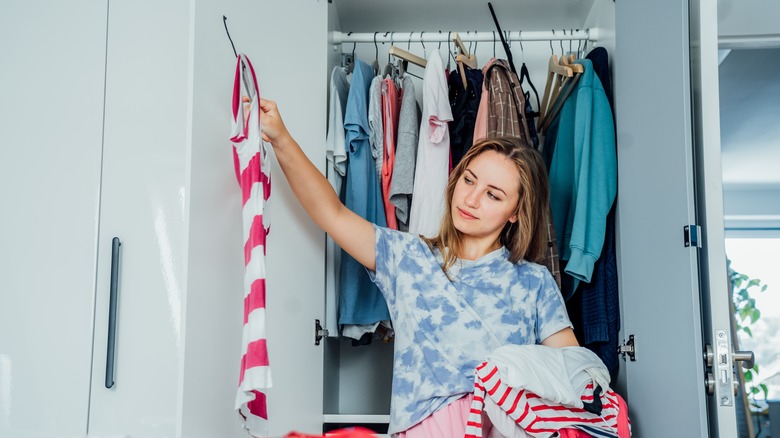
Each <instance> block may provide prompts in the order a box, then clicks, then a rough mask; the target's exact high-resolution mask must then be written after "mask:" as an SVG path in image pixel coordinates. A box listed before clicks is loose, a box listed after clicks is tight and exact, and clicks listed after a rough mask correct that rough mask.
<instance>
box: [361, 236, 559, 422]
mask: <svg viewBox="0 0 780 438" xmlns="http://www.w3.org/2000/svg"><path fill="white" fill-rule="evenodd" d="M374 229H375V237H376V271H375V272H369V274H370V276H371V279H372V280H373V281H374V282H375V283H376V284H377V286H378V287H379V289H380V290H381V291H382V294H384V296H385V299H386V300H387V305H388V308H389V310H390V316H391V318H392V321H393V328H394V329H395V353H394V359H393V385H392V398H391V402H390V427H389V430H388V433H391V434H392V433H398V432H402V431H404V430H406V429H408V428H410V427H412V426H414V425H415V424H417V423H419V422H420V421H422V420H424V419H425V418H426V417H427V416H429V415H431V414H432V413H433V412H435V411H437V410H439V409H441V408H442V407H444V406H446V405H447V404H449V403H450V402H453V401H455V400H457V399H458V398H460V397H462V396H463V395H464V394H467V393H470V392H472V391H473V389H474V369H475V368H476V366H477V365H478V364H479V363H480V362H481V361H483V360H485V358H486V357H487V356H488V354H490V352H492V351H493V350H495V349H496V348H498V347H501V346H502V345H507V344H519V345H526V344H538V343H540V342H541V341H542V340H544V339H545V338H547V337H548V336H550V335H552V334H554V333H556V332H558V331H559V330H562V329H564V328H566V327H571V322H570V321H569V317H568V315H567V314H566V306H565V304H564V302H563V298H562V297H561V293H560V291H559V290H558V287H557V285H556V284H555V280H554V279H553V278H552V275H550V273H549V271H547V269H546V268H545V267H544V266H542V265H538V264H535V263H530V262H525V261H522V262H520V263H517V264H515V263H511V262H510V261H509V259H508V256H509V252H508V251H507V249H506V248H504V247H502V248H500V249H497V250H495V251H493V252H491V253H488V254H486V255H484V256H482V257H480V258H479V259H477V260H473V261H472V260H459V261H458V262H456V263H455V265H454V266H453V267H451V268H450V269H449V270H448V274H449V277H450V278H447V275H445V273H444V272H443V271H442V269H441V265H442V263H443V259H442V256H441V253H440V252H439V251H438V250H434V251H433V252H432V251H431V250H430V249H429V248H428V245H426V244H425V242H423V241H422V240H421V239H420V238H419V237H418V236H415V235H412V234H408V233H404V232H400V231H395V230H391V229H387V228H382V227H378V226H374Z"/></svg>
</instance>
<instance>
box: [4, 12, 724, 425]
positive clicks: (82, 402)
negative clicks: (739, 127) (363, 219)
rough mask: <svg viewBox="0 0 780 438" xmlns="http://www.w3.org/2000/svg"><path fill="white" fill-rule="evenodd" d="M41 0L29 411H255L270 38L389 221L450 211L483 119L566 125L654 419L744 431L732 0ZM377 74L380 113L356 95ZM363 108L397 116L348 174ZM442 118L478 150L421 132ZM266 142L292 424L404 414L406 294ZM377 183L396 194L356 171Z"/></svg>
mask: <svg viewBox="0 0 780 438" xmlns="http://www.w3.org/2000/svg"><path fill="white" fill-rule="evenodd" d="M27 3H28V2H23V1H10V2H6V1H4V2H2V4H0V64H2V65H3V67H2V69H0V70H2V73H0V194H2V196H0V199H2V200H3V205H4V207H6V208H7V210H4V212H5V214H3V215H2V218H0V255H1V256H2V260H0V436H3V437H6V436H8V437H9V438H16V437H39V436H63V437H66V436H67V437H71V436H72V437H77V436H78V437H82V436H89V437H108V436H112V437H113V436H128V437H133V438H136V437H139V438H140V437H177V438H183V437H187V438H200V437H202V438H212V437H230V438H239V437H243V436H247V434H246V431H245V430H244V429H243V427H242V426H243V425H242V422H241V421H240V419H239V414H238V413H237V412H236V411H235V410H234V404H235V403H236V384H237V382H238V381H239V373H241V378H242V379H243V375H244V368H243V367H241V368H240V366H239V362H240V361H241V357H242V353H243V351H244V350H242V349H246V345H245V344H246V343H245V342H244V345H242V342H243V341H242V330H246V329H245V328H242V327H245V326H242V312H243V307H242V306H244V294H243V291H244V287H245V277H244V263H243V262H245V260H244V257H246V258H247V259H249V255H247V254H249V253H250V252H251V251H252V248H249V249H245V246H244V245H245V243H244V240H242V230H243V229H244V228H245V227H244V225H242V216H241V211H242V190H241V189H240V188H239V187H238V185H237V184H236V177H237V173H236V172H238V166H239V160H238V158H236V161H235V162H234V157H233V155H232V152H231V143H230V140H231V132H230V114H231V108H230V106H231V102H234V103H235V102H236V100H235V99H237V98H238V97H237V96H238V95H235V96H234V95H233V88H232V87H233V84H234V79H235V78H238V77H239V76H240V74H239V73H237V72H238V70H237V67H236V66H237V65H239V66H240V65H242V64H241V63H242V61H247V63H245V64H244V67H243V69H244V71H243V79H246V80H247V83H251V82H256V84H257V89H256V90H252V91H249V92H248V94H250V95H253V96H254V95H255V93H258V92H259V95H261V96H262V97H264V98H267V99H273V100H274V101H276V102H277V104H278V105H279V108H280V111H281V114H283V116H284V121H285V123H286V125H287V126H288V127H289V129H290V131H291V132H292V133H294V136H295V138H296V140H297V141H298V143H299V144H300V146H301V148H302V149H303V151H304V152H305V154H306V155H307V156H308V158H309V159H310V160H311V161H312V162H313V163H314V164H315V165H316V166H318V168H319V170H320V171H321V172H322V173H323V174H325V175H326V176H327V177H328V180H329V181H330V182H331V184H332V185H333V187H334V188H335V189H336V191H337V192H339V193H342V194H344V193H347V192H349V193H350V195H344V197H345V199H344V201H345V203H346V205H347V206H348V207H350V208H352V209H353V210H355V211H356V212H357V211H358V210H360V211H361V212H365V214H366V215H370V216H371V218H372V219H371V220H372V221H373V222H375V223H378V224H381V225H383V226H388V227H390V228H395V229H398V230H401V231H408V232H410V233H414V234H427V235H430V234H431V233H435V232H436V230H437V226H438V221H439V219H440V218H441V215H442V212H443V205H442V204H441V202H442V201H441V200H440V198H438V197H437V196H438V195H437V194H439V193H441V192H442V191H443V190H444V185H445V184H446V178H447V174H448V171H449V170H450V169H451V168H452V167H454V166H455V165H457V162H458V160H459V159H460V158H461V157H462V156H463V154H465V153H466V152H467V151H468V149H469V147H470V146H471V145H472V144H473V142H474V141H475V140H477V139H479V138H482V137H485V136H487V137H491V136H492V137H497V136H503V135H509V136H513V137H518V138H521V139H522V141H523V142H524V143H525V144H526V145H527V146H528V147H532V148H535V149H537V150H538V151H539V152H540V153H541V154H542V156H543V157H544V158H545V161H546V163H545V164H546V166H547V168H548V171H549V178H550V181H551V208H550V211H547V212H543V213H542V214H545V215H547V220H548V228H549V233H550V237H549V239H550V240H549V242H550V244H549V248H550V249H549V251H550V257H549V258H548V260H550V263H549V264H548V263H545V265H546V266H547V267H548V269H549V270H550V272H551V273H552V275H553V276H554V278H555V280H556V282H557V283H558V286H559V287H560V289H561V291H562V295H563V297H564V299H565V301H566V307H567V308H568V312H569V315H570V317H571V319H572V321H573V322H574V324H575V332H576V333H577V336H578V338H579V341H580V343H581V344H582V345H583V346H586V347H588V348H590V349H591V350H592V351H593V352H595V353H596V354H597V355H598V356H599V357H600V358H601V359H602V360H603V361H604V363H605V365H606V366H607V368H608V370H609V373H610V374H611V378H612V381H611V384H610V386H611V387H612V388H613V389H614V390H615V391H616V392H617V393H619V394H620V395H621V396H622V397H623V398H625V400H626V401H627V403H628V406H629V407H630V412H629V415H630V418H631V428H632V432H633V435H634V436H637V437H678V436H679V437H736V436H737V435H736V414H735V404H737V403H738V399H737V398H736V397H735V396H734V394H735V392H734V385H735V384H737V383H736V382H735V377H734V373H733V369H734V366H735V365H734V362H733V360H734V359H736V358H737V357H736V356H738V355H736V354H735V352H734V351H733V350H734V349H733V347H732V344H731V341H730V339H732V333H731V331H732V329H731V327H730V324H729V309H728V300H729V295H728V291H727V288H726V287H727V285H726V282H725V273H726V265H725V258H724V257H723V255H724V254H725V249H724V243H723V231H722V230H723V207H722V188H721V186H720V184H721V183H720V161H719V160H720V155H719V147H720V146H719V141H720V138H719V122H718V120H719V119H718V101H717V99H718V85H717V47H718V41H717V6H716V5H714V4H713V3H715V2H705V1H702V0H687V1H682V2H680V1H672V0H660V1H653V2H646V1H644V2H643V1H636V0H617V1H613V0H583V1H569V0H522V1H514V0H495V1H493V2H492V3H491V5H492V8H493V12H494V14H492V13H491V9H490V8H489V7H488V3H487V2H477V1H472V0H451V1H445V0H435V1H427V0H426V1H412V0H402V1H392V2H389V1H384V2H382V1H379V0H370V1H369V0H330V1H328V0H285V1H282V0H264V1H250V0H223V1H208V0H171V1H166V2H157V1H152V0H137V1H132V2H127V1H119V0H79V1H74V2H67V3H68V5H67V6H66V5H63V4H61V3H62V2H58V1H53V0H51V1H45V2H43V3H45V4H46V5H45V7H43V6H41V5H38V6H31V5H28V4H27ZM226 30H227V31H229V34H226ZM231 45H232V46H233V47H231ZM241 54H245V55H246V56H241V57H240V58H239V63H238V64H237V60H236V59H237V56H238V55H241ZM249 59H251V64H249V63H248V60H249ZM434 66H435V67H436V68H437V69H438V70H434ZM249 70H251V75H254V77H253V79H251V80H250V79H247V78H249V76H250V74H249V73H247V71H249ZM365 74H369V75H370V76H369V77H365V76H364V75H365ZM356 78H358V80H360V81H363V82H364V83H365V85H366V86H367V87H369V86H370V87H376V92H377V93H378V94H377V96H380V100H379V101H376V102H373V103H375V104H376V106H375V107H373V110H374V112H373V113H372V107H371V105H366V104H368V102H364V106H366V107H365V108H357V109H356V108H352V107H349V106H348V105H347V104H348V102H347V100H348V99H347V96H348V90H349V88H350V87H351V86H355V80H356ZM374 82H375V83H374ZM236 83H238V82H236ZM433 83H435V84H436V85H435V86H434V85H431V84H433ZM241 84H244V82H241ZM369 84H370V85H369ZM434 87H438V89H437V90H434V91H431V90H432V88H434ZM436 93H438V94H436ZM485 94H487V95H489V98H487V97H486V98H485V101H489V102H491V103H492V104H495V105H494V107H493V108H492V109H491V110H490V113H489V114H490V117H487V116H485V117H484V118H483V117H482V115H483V114H484V113H480V111H482V110H483V108H481V107H480V105H481V99H482V97H483V95H485ZM575 96H576V99H575ZM350 105H351V104H350ZM234 109H235V108H234ZM359 110H360V111H364V113H365V114H366V115H365V117H366V122H367V123H368V124H373V125H372V126H373V127H374V128H382V127H386V126H391V127H392V129H391V130H387V129H386V130H385V132H382V131H381V129H372V131H371V133H372V135H375V136H376V137H375V138H366V139H365V144H366V145H371V146H373V149H372V150H367V151H363V152H364V153H367V154H369V156H368V157H367V159H368V160H369V161H366V162H365V163H369V165H370V166H371V167H368V168H365V169H364V170H365V171H366V172H368V174H370V175H373V177H374V179H365V178H363V179H360V180H358V179H354V178H352V177H351V176H350V174H349V171H350V170H351V169H352V166H355V165H357V164H356V160H353V162H348V161H347V156H348V155H349V154H350V153H352V152H354V151H349V150H348V148H346V149H345V145H344V138H345V137H344V136H345V135H346V136H347V138H349V135H350V134H349V133H348V132H347V133H345V132H344V131H345V126H344V123H343V122H341V121H343V120H344V119H345V115H346V117H347V118H349V117H351V116H350V114H354V113H356V112H357V111H359ZM438 111H441V112H438ZM372 114H373V115H372ZM233 117H234V121H235V120H236V119H235V117H236V113H235V112H234V113H233ZM425 120H429V121H431V120H435V123H434V122H431V123H424V121H425ZM479 120H482V122H480V121H479ZM421 121H423V123H421ZM434 125H435V126H434ZM429 129H430V130H431V131H436V132H435V133H431V132H428V130H429ZM258 135H259V134H258ZM339 137H340V142H341V146H340V148H339V146H338V145H337V144H338V143H339V140H337V139H338V138H339ZM434 137H436V138H438V140H436V141H439V140H441V138H442V137H446V138H447V141H448V142H449V144H450V147H449V149H447V150H445V151H444V152H443V153H441V151H438V152H436V151H434V149H430V151H434V152H430V154H429V155H426V154H428V152H423V151H421V150H419V149H418V146H419V147H423V146H422V145H423V143H425V142H424V141H420V139H421V138H427V139H432V138H434ZM347 145H349V141H347ZM387 145H391V146H390V148H389V149H388V146H387ZM270 149H271V148H270V146H269V147H268V150H270ZM565 153H568V154H569V155H570V156H568V158H562V157H563V156H564V154H565ZM371 154H373V155H371ZM436 154H438V155H436ZM434 155H435V156H434ZM339 157H341V158H339ZM713 157H715V158H713ZM266 158H268V159H269V160H270V161H268V162H266V163H265V164H266V165H268V167H265V168H264V170H263V172H266V171H268V169H270V176H269V175H267V174H265V173H264V174H263V177H264V178H266V180H264V182H267V184H268V187H269V190H270V187H271V182H270V181H273V195H272V196H271V199H270V202H269V203H268V205H267V206H265V205H264V207H265V208H266V210H265V213H266V214H267V216H268V218H270V220H272V223H273V226H270V225H268V224H269V223H270V222H266V226H265V227H264V228H263V231H264V233H263V245H264V247H263V249H264V250H265V251H266V252H265V253H264V254H263V256H264V258H263V263H264V264H265V268H264V272H263V277H262V279H263V281H264V286H263V287H264V288H265V287H267V298H264V300H263V306H264V308H265V309H267V311H266V312H265V313H264V321H263V323H264V325H265V337H264V339H263V342H264V344H263V348H265V345H266V344H265V342H266V341H267V358H268V360H267V363H265V365H269V364H270V369H271V370H272V376H273V384H272V386H271V387H270V388H268V389H267V390H265V391H264V393H265V394H264V397H265V401H266V403H267V412H265V411H264V414H266V413H267V417H268V423H267V425H268V434H269V436H284V435H285V434H287V433H289V432H290V431H293V430H295V431H300V432H302V433H307V434H318V433H323V432H327V431H330V430H336V429H341V428H344V427H348V426H356V425H357V426H364V427H367V428H369V429H372V430H374V431H376V432H377V433H378V434H380V436H384V435H383V434H385V433H386V431H387V424H388V421H389V411H390V395H391V394H390V393H391V380H392V371H393V345H394V344H393V342H394V339H393V330H392V324H391V323H390V322H389V321H388V319H389V316H388V314H387V309H386V308H382V306H381V305H383V304H384V302H383V301H382V300H381V297H380V299H379V304H380V305H376V304H377V303H376V302H370V303H360V307H356V305H355V301H354V300H353V301H350V302H346V301H348V300H349V298H348V297H347V292H345V290H346V289H347V288H346V286H344V285H345V284H347V283H349V284H350V287H353V288H355V289H360V290H365V288H370V287H373V284H372V283H371V282H370V281H369V280H368V276H367V274H366V272H365V270H364V269H363V268H362V267H360V266H357V265H356V262H355V263H354V264H351V263H352V262H354V260H347V259H346V257H345V256H342V254H341V252H340V249H339V248H338V247H337V246H336V245H335V244H334V243H333V242H332V241H331V240H329V238H327V237H326V236H325V234H324V233H323V232H322V231H321V230H320V229H319V228H318V227H317V226H316V225H315V223H314V222H313V221H311V220H310V219H309V217H308V216H307V214H306V212H305V211H304V210H303V208H302V207H301V206H300V204H299V203H298V202H297V201H296V199H295V196H294V195H293V193H292V191H291V189H290V186H289V185H288V184H287V183H286V181H285V178H284V175H283V174H282V172H281V170H280V168H279V166H278V165H277V164H278V163H277V162H276V161H274V160H275V157H274V156H273V153H271V154H270V155H269V156H268V157H266ZM269 163H270V164H269ZM365 163H364V164H365ZM244 164H246V163H244ZM390 168H392V169H393V174H392V179H390V176H388V175H390V172H389V170H388V169H390ZM343 188H349V190H347V191H345V190H343ZM369 188H370V190H375V191H376V193H380V194H386V196H384V197H382V196H380V198H381V199H373V198H372V199H371V200H370V202H373V204H372V205H366V200H365V199H363V200H362V201H361V200H357V199H355V197H354V196H353V193H356V192H358V191H361V190H362V191H366V190H369ZM249 190H250V189H245V190H244V192H247V193H248V191H249ZM247 193H244V198H245V199H243V201H246V197H247V196H248V194H247ZM575 206H576V210H577V211H576V212H575V211H574V210H575ZM374 207H377V208H378V210H372V211H369V210H370V208H374ZM361 214H363V213H361ZM244 219H246V218H244ZM250 222H251V221H250ZM583 224H586V225H583ZM578 227H580V228H578ZM581 227H585V228H581ZM266 229H267V231H268V236H267V240H266V236H265V231H266ZM245 251H246V253H245ZM553 260H554V262H553ZM360 275H363V276H365V278H362V277H360V278H358V277H356V276H360ZM361 296H364V295H361ZM107 327H108V328H109V329H108V330H106V328H107ZM31 346H35V348H31ZM705 351H711V352H712V353H711V354H710V355H709V356H708V355H707V354H703V353H704V352H705ZM242 365H243V364H242ZM269 382H270V381H269ZM705 382H707V383H705ZM52 403H53V405H54V406H55V407H56V409H55V408H53V407H51V406H49V405H51V404H52ZM264 409H265V407H264ZM52 410H55V411H56V412H51V411H52Z"/></svg>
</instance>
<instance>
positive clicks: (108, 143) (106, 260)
mask: <svg viewBox="0 0 780 438" xmlns="http://www.w3.org/2000/svg"><path fill="white" fill-rule="evenodd" d="M188 19H189V3H188V2H187V1H186V0H177V1H169V2H162V3H161V2H155V1H133V2H111V3H110V5H109V10H108V50H107V61H106V66H107V67H106V112H105V144H104V156H103V175H102V181H103V183H102V193H101V209H100V236H99V241H98V248H99V250H98V260H99V261H98V273H97V297H96V301H95V302H96V317H95V344H94V362H93V378H92V400H91V405H90V424H89V432H90V435H91V436H101V437H102V436H112V435H119V434H121V435H123V436H132V437H133V438H142V437H172V436H175V433H176V424H177V421H176V418H177V410H178V403H179V393H180V391H179V386H180V379H179V375H180V374H179V369H180V366H181V364H180V360H181V358H182V354H183V352H182V318H181V315H182V300H183V296H182V295H183V291H184V284H183V283H182V282H183V278H184V269H185V262H186V260H185V244H186V239H185V236H186V234H185V233H186V223H185V219H184V217H185V214H184V208H185V206H184V186H185V174H186V171H185V160H186V116H187V114H186V104H187V56H188V50H187V48H188V47H187V41H188ZM114 237H118V238H119V239H121V242H122V246H121V250H120V263H119V280H118V300H117V320H116V344H115V352H116V353H115V359H116V363H115V369H114V371H115V373H114V376H115V384H114V386H113V387H112V388H110V389H109V388H106V385H105V370H106V350H107V326H108V318H107V313H108V307H109V283H110V271H111V269H110V263H111V241H112V239H113V238H114ZM204 396H205V395H204Z"/></svg>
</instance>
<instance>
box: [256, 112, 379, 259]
mask: <svg viewBox="0 0 780 438" xmlns="http://www.w3.org/2000/svg"><path fill="white" fill-rule="evenodd" d="M260 121H261V126H262V128H263V140H265V141H267V142H269V143H271V145H272V146H273V148H274V152H275V153H276V158H277V160H278V161H279V165H280V166H281V168H282V172H284V176H285V178H287V182H288V183H289V184H290V187H291V188H292V191H293V193H294V194H295V197H296V198H298V202H300V203H301V205H302V206H303V208H304V209H305V210H306V213H308V214H309V216H310V217H311V218H312V220H314V222H315V223H316V224H317V225H319V226H320V228H322V229H323V230H324V231H325V232H326V233H328V234H329V235H330V237H331V238H333V240H334V241H335V242H336V243H337V244H338V245H339V246H340V247H341V248H342V249H344V251H346V252H347V253H349V255H351V256H352V257H354V258H355V260H357V261H358V262H359V263H360V264H362V265H363V266H365V267H366V268H368V269H370V270H372V271H373V270H374V269H375V267H376V248H375V246H374V245H375V244H374V228H373V227H372V225H371V223H370V222H368V221H367V220H365V219H363V218H362V217H360V216H358V215H357V214H355V213H354V212H352V211H351V210H349V209H348V208H347V207H345V206H344V204H342V203H341V201H340V200H339V198H338V196H337V195H336V192H335V191H334V190H333V187H331V185H330V183H329V182H328V180H327V179H326V178H325V176H323V175H322V173H320V171H319V170H318V169H317V168H316V167H315V166H314V164H312V162H311V161H310V160H309V158H308V157H307V156H306V154H304V153H303V150H301V147H300V146H298V143H297V142H296V141H295V140H294V139H293V138H292V136H291V135H290V133H289V131H287V127H286V126H285V125H284V122H283V121H282V117H281V115H280V114H279V110H278V108H277V106H276V102H274V101H271V100H266V99H260Z"/></svg>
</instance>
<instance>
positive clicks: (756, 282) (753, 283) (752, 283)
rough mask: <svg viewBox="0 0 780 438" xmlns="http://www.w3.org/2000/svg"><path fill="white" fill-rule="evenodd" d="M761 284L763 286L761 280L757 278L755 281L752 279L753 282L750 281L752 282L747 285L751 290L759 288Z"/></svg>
mask: <svg viewBox="0 0 780 438" xmlns="http://www.w3.org/2000/svg"><path fill="white" fill-rule="evenodd" d="M759 284H761V280H759V279H757V278H754V279H752V280H750V281H749V282H748V285H747V287H748V288H751V287H753V286H758V285H759Z"/></svg>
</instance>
